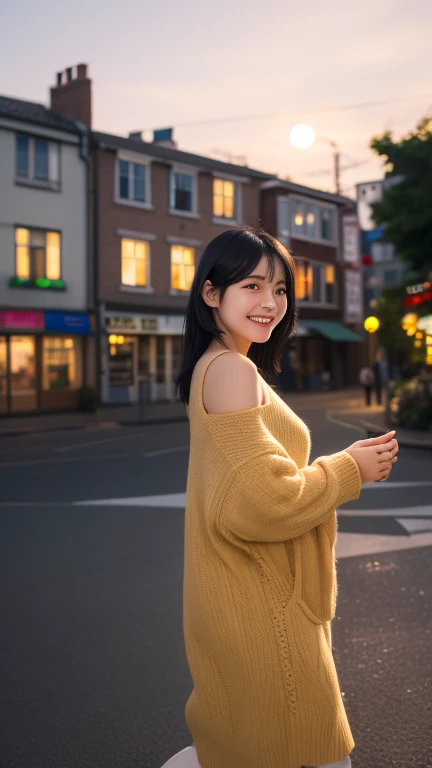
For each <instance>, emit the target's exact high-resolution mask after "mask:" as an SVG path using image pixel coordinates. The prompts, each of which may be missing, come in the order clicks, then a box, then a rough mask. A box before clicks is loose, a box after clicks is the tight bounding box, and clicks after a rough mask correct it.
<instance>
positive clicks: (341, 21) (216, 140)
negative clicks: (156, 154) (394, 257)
mask: <svg viewBox="0 0 432 768" xmlns="http://www.w3.org/2000/svg"><path fill="white" fill-rule="evenodd" d="M2 31H3V34H2V47H1V52H0V63H1V68H0V93H1V94H3V95H8V96H15V97H17V98H23V99H28V100H30V101H38V102H42V103H45V104H48V98H49V97H48V88H49V86H51V85H54V83H55V73H56V72H57V71H60V70H63V69H64V68H65V67H68V66H72V65H74V64H78V63H80V62H83V63H87V64H88V65H89V73H90V76H91V78H92V80H93V127H94V128H95V129H96V130H102V131H106V132H107V133H116V134H120V135H127V134H128V133H129V132H130V131H136V130H140V129H143V130H145V131H146V133H145V134H144V138H146V139H150V137H151V129H152V128H158V127H161V128H162V127H168V126H174V136H175V139H176V140H177V142H178V146H179V148H180V149H184V150H189V151H192V152H197V153H199V154H204V155H211V156H214V157H217V158H220V159H226V156H224V155H223V154H220V153H217V152H216V151H215V150H220V152H221V153H223V152H225V153H231V155H233V156H245V157H246V161H247V164H248V165H249V166H251V167H253V168H257V169H259V170H263V171H268V172H271V173H275V172H277V173H279V175H280V176H281V177H285V176H290V177H291V178H292V179H293V180H294V181H297V182H299V183H301V184H306V185H308V186H314V187H318V188H321V189H328V190H331V189H332V185H333V175H332V168H333V160H332V153H331V149H330V147H329V146H328V145H326V144H325V143H322V142H318V141H317V142H316V143H315V145H314V146H313V147H312V148H310V149H308V150H298V149H295V148H293V147H292V146H291V145H290V143H289V140H288V134H289V131H290V129H291V127H292V126H293V125H294V124H296V123H299V122H301V123H308V124H309V125H311V126H312V127H313V128H314V130H315V133H316V134H317V135H319V136H325V137H328V138H330V139H333V140H334V141H336V142H337V143H338V144H339V146H340V150H341V153H342V168H343V167H344V166H350V165H354V163H362V164H361V165H358V166H357V167H355V168H351V169H349V170H342V173H341V186H342V191H343V192H344V193H345V194H349V195H354V187H353V185H354V184H356V183H359V182H362V181H369V180H374V179H377V178H381V177H382V175H383V171H382V163H381V161H380V160H379V159H378V158H376V157H375V156H374V155H373V153H372V152H371V150H370V149H369V146H368V145H369V141H370V138H371V137H372V136H373V135H376V134H380V133H382V132H383V131H384V130H386V129H390V130H392V131H393V133H394V136H395V137H396V138H399V137H400V136H402V135H403V134H405V133H406V132H408V131H409V130H411V129H413V128H414V127H415V125H416V123H417V122H418V120H419V119H420V118H421V117H422V116H424V115H425V114H426V113H430V114H431V116H432V77H431V73H432V44H431V40H432V2H431V0H412V1H411V2H409V1H408V0H363V2H362V3H358V4H357V3H352V2H351V3H350V2H347V0H330V1H329V2H326V3H324V2H322V0H321V2H319V1H318V0H303V2H299V3H293V2H291V3H287V2H284V3H283V2H280V1H279V2H277V0H267V1H266V2H263V3H258V2H250V1H249V2H246V0H235V2H233V0H219V2H218V3H212V4H211V5H210V4H206V3H203V2H199V1H198V0H192V1H191V2H187V1H186V2H178V0H177V2H174V0H165V2H157V3H154V4H150V3H146V2H138V0H123V2H121V3H110V2H102V0H90V2H84V0H74V2H73V3H58V2H54V1H53V0H36V2H35V1H34V0H33V2H30V1H29V0H15V2H14V3H13V4H12V3H9V4H8V5H7V6H6V7H5V8H4V9H3V11H2ZM369 102H379V103H378V104H376V105H374V106H365V103H369ZM347 105H351V108H346V107H347ZM352 105H363V106H355V107H354V106H352ZM336 107H338V109H336ZM339 107H344V108H343V109H340V108H339ZM331 108H335V109H331ZM256 115H259V116H260V117H257V118H256V119H248V120H246V119H244V120H237V121H234V120H231V121H226V122H216V121H218V120H222V118H236V117H245V116H256ZM204 121H205V124H203V125H189V126H187V125H184V124H185V123H199V122H204ZM207 121H209V122H207ZM210 121H215V122H210ZM236 161H237V160H236V158H235V157H234V158H233V162H236ZM316 171H318V172H320V173H319V174H316V175H313V174H315V172H316Z"/></svg>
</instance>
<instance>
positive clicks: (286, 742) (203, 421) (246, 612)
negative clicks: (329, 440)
mask: <svg viewBox="0 0 432 768" xmlns="http://www.w3.org/2000/svg"><path fill="white" fill-rule="evenodd" d="M294 297H295V293H294V263H293V259H292V257H291V256H290V254H289V253H288V251H287V250H286V249H285V248H284V247H283V246H282V245H281V243H279V242H278V241H277V240H275V239H274V238H273V237H271V236H270V235H268V234H266V233H265V232H263V231H261V230H253V229H251V228H243V229H241V230H230V231H227V232H223V233H222V234H220V235H218V236H217V237H216V238H215V239H214V240H212V242H211V243H209V245H208V246H207V248H206V249H205V251H204V254H203V256H202V258H201V261H200V262H199V265H198V268H197V272H196V275H195V279H194V281H193V285H192V289H191V295H190V299H189V303H188V307H187V312H186V323H185V334H184V357H183V368H182V371H181V373H180V375H179V376H178V378H177V382H176V383H177V385H178V386H179V390H180V397H181V399H182V401H183V402H184V403H185V404H186V410H187V413H188V417H189V421H190V456H189V468H188V481H187V493H186V516H185V543H184V555H185V559H184V583H183V599H184V601H183V617H184V621H183V627H184V640H185V649H186V654H187V659H188V664H189V669H190V672H191V676H192V680H193V684H194V689H193V691H192V693H191V695H190V697H189V699H188V701H187V704H186V709H185V717H186V722H187V725H188V728H189V730H190V732H191V735H192V738H193V742H194V746H195V749H196V756H197V760H198V763H199V765H200V766H202V768H300V767H301V766H323V765H326V766H333V768H336V767H337V768H349V766H350V765H351V760H350V757H349V753H350V752H351V751H352V749H353V747H354V740H353V737H352V734H351V730H350V727H349V724H348V720H347V716H346V712H345V709H344V704H343V701H342V697H341V693H340V689H339V684H338V678H337V673H336V669H335V665H334V661H333V657H332V649H331V631H330V622H331V620H332V618H333V617H334V615H335V609H336V597H337V578H336V568H335V552H334V544H335V539H336V530H337V528H336V511H335V509H336V507H337V506H339V505H341V504H343V503H344V502H346V501H349V500H351V499H356V498H358V496H359V494H360V489H361V486H362V484H363V483H367V482H371V481H376V480H385V479H386V478H387V477H388V475H389V472H390V470H391V467H392V464H393V463H394V462H395V461H396V460H397V459H396V453H397V451H398V444H397V442H396V440H395V439H394V438H393V435H394V431H393V432H390V433H388V434H386V435H384V436H382V437H378V438H373V439H371V440H359V441H357V442H356V443H354V444H353V445H350V446H349V447H348V448H346V450H344V451H340V452H339V453H335V454H332V455H330V456H322V457H320V458H318V459H316V460H315V461H314V462H313V463H312V464H309V454H310V435H309V430H308V428H307V426H306V425H305V424H304V423H303V421H302V420H301V419H300V418H299V417H298V416H297V415H296V414H295V413H294V412H293V411H292V410H291V408H289V406H288V405H287V404H286V403H285V402H284V401H283V400H282V399H281V398H280V397H279V396H278V395H277V394H276V393H275V392H274V391H273V389H272V388H271V387H270V386H269V385H268V383H267V381H266V380H265V378H264V376H268V375H272V374H273V375H274V374H275V373H276V372H278V371H280V357H281V353H282V350H283V349H284V347H285V345H286V344H287V342H288V340H289V339H290V337H291V336H292V334H293V332H294V327H295V320H296V311H295V302H294ZM261 374H264V375H261Z"/></svg>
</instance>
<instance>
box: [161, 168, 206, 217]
mask: <svg viewBox="0 0 432 768" xmlns="http://www.w3.org/2000/svg"><path fill="white" fill-rule="evenodd" d="M175 173H178V174H182V175H185V176H190V177H191V178H192V210H191V211H182V210H180V209H178V208H173V207H172V203H173V202H174V201H173V197H172V183H171V180H172V178H173V175H174V174H175ZM198 173H199V169H198V168H194V167H193V166H188V165H180V164H179V163H173V164H172V165H171V166H170V168H169V172H168V213H169V215H171V216H183V217H185V218H187V219H200V218H201V216H200V214H199V210H198V192H199V187H198Z"/></svg>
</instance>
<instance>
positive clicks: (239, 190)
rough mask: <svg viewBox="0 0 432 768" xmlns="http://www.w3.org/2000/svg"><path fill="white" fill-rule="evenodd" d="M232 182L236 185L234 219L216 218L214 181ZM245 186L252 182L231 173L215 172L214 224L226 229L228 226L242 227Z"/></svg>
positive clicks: (213, 174) (213, 179) (213, 176)
mask: <svg viewBox="0 0 432 768" xmlns="http://www.w3.org/2000/svg"><path fill="white" fill-rule="evenodd" d="M215 180H220V181H231V182H233V183H234V218H233V219H228V218H227V217H226V216H215V214H214V208H213V198H214V192H213V189H214V181H215ZM243 184H250V180H249V179H246V178H244V177H240V176H234V175H233V174H230V173H223V172H221V173H219V172H218V171H213V173H212V222H213V224H221V225H222V226H224V227H226V225H227V224H231V225H233V226H235V227H240V226H241V225H242V223H243Z"/></svg>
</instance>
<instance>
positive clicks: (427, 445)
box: [359, 419, 432, 451]
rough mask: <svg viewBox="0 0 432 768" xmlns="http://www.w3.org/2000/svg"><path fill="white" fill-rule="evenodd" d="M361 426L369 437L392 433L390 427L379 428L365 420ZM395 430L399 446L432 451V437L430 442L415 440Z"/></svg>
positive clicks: (361, 421) (360, 422)
mask: <svg viewBox="0 0 432 768" xmlns="http://www.w3.org/2000/svg"><path fill="white" fill-rule="evenodd" d="M359 424H361V426H362V427H364V428H365V430H366V431H367V433H368V436H369V437H375V436H377V435H383V434H385V433H386V432H390V431H391V430H390V429H389V428H388V427H384V426H383V427H377V426H376V424H371V423H370V421H364V420H363V419H360V421H359ZM393 429H396V439H397V441H398V443H399V445H404V446H406V447H407V448H422V449H423V450H426V451H432V437H431V438H430V439H429V440H415V439H413V438H411V437H405V436H404V435H403V434H402V435H400V434H399V432H398V428H397V427H393ZM400 429H403V427H400Z"/></svg>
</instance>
